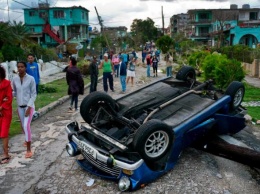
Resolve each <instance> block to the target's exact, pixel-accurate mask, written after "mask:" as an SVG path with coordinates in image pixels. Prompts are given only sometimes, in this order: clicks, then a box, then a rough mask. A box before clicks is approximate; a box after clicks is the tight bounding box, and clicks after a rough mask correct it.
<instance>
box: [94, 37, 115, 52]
mask: <svg viewBox="0 0 260 194" xmlns="http://www.w3.org/2000/svg"><path fill="white" fill-rule="evenodd" d="M107 42H108V44H109V45H111V40H110V39H106V38H105V37H104V36H98V37H96V38H94V39H93V40H92V41H91V45H90V47H91V48H94V49H95V50H101V49H102V48H105V47H108V45H107Z"/></svg>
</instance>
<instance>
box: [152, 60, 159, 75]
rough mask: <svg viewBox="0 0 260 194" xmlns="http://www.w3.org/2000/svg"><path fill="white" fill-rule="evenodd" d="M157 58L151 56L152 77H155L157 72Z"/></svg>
mask: <svg viewBox="0 0 260 194" xmlns="http://www.w3.org/2000/svg"><path fill="white" fill-rule="evenodd" d="M158 62H159V60H158V58H157V57H156V55H154V56H153V58H152V64H153V76H154V77H155V76H156V77H157V71H158Z"/></svg>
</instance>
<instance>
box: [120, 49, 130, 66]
mask: <svg viewBox="0 0 260 194" xmlns="http://www.w3.org/2000/svg"><path fill="white" fill-rule="evenodd" d="M121 57H122V61H123V62H124V63H125V64H126V65H127V63H128V55H127V54H126V52H125V51H124V52H123V53H122V55H121Z"/></svg>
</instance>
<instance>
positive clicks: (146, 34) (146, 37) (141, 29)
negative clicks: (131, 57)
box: [131, 17, 160, 45]
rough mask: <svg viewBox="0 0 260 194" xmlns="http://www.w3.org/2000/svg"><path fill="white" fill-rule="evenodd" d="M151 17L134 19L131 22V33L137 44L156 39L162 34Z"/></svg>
mask: <svg viewBox="0 0 260 194" xmlns="http://www.w3.org/2000/svg"><path fill="white" fill-rule="evenodd" d="M154 24H155V23H154V21H153V20H152V19H151V18H149V17H148V18H147V19H146V20H142V19H134V20H133V22H132V24H131V34H132V37H133V39H134V42H135V44H136V45H140V44H144V43H146V42H147V41H151V40H156V39H157V37H158V36H159V35H160V34H158V33H159V32H158V31H157V28H156V27H155V25H154Z"/></svg>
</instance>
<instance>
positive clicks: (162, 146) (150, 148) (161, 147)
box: [145, 131, 169, 158]
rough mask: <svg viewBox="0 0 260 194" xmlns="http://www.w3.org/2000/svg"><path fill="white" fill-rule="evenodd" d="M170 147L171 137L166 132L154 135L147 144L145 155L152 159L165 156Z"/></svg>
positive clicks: (157, 132)
mask: <svg viewBox="0 0 260 194" xmlns="http://www.w3.org/2000/svg"><path fill="white" fill-rule="evenodd" d="M168 145H169V136H168V134H167V133H166V132H164V131H156V132H154V133H152V134H151V135H150V136H149V137H148V139H147V140H146V142H145V153H146V155H147V156H149V157H150V158H156V157H158V156H160V155H161V154H163V153H164V152H165V150H166V149H167V147H168Z"/></svg>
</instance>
